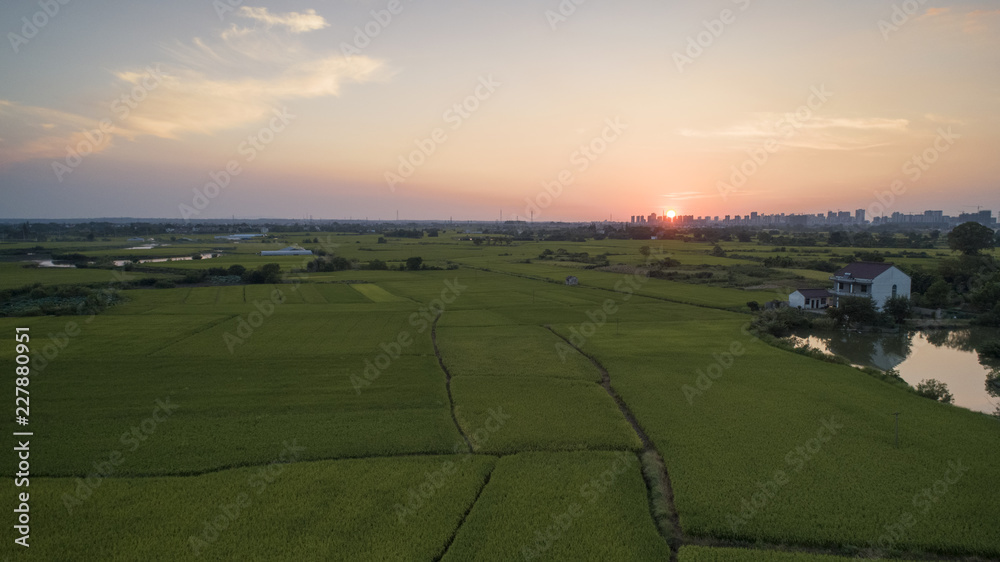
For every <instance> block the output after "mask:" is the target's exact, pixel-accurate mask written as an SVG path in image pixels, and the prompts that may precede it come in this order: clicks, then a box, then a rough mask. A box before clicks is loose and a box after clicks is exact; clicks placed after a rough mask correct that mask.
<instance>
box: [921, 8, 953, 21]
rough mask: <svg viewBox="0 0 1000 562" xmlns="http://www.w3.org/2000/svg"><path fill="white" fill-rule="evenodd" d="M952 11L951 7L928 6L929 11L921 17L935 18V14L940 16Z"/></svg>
mask: <svg viewBox="0 0 1000 562" xmlns="http://www.w3.org/2000/svg"><path fill="white" fill-rule="evenodd" d="M950 11H951V8H927V11H926V12H924V14H923V15H921V16H920V18H919V19H925V18H933V17H935V16H940V15H942V14H947V13H948V12H950Z"/></svg>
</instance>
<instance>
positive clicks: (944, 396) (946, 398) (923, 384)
mask: <svg viewBox="0 0 1000 562" xmlns="http://www.w3.org/2000/svg"><path fill="white" fill-rule="evenodd" d="M916 391H917V394H919V395H921V396H923V397H925V398H930V399H932V400H937V401H939V402H944V403H945V404H951V403H952V402H953V401H954V400H955V397H954V396H952V394H951V392H949V391H948V385H946V384H945V383H943V382H941V381H939V380H937V379H927V380H923V381H920V384H918V385H917V388H916Z"/></svg>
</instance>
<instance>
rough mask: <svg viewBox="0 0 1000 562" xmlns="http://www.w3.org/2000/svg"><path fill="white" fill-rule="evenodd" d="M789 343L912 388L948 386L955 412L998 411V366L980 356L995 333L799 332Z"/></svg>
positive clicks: (984, 330)
mask: <svg viewBox="0 0 1000 562" xmlns="http://www.w3.org/2000/svg"><path fill="white" fill-rule="evenodd" d="M790 339H792V340H793V341H795V342H796V343H798V344H803V343H807V344H809V346H811V347H814V348H817V349H820V350H823V351H825V352H827V353H833V354H835V355H840V356H841V357H844V358H846V359H847V360H849V361H850V362H851V363H852V364H854V365H859V366H865V367H876V368H879V369H882V370H889V369H896V370H897V371H899V374H900V376H902V377H903V380H905V381H906V382H907V383H908V384H910V385H912V386H916V385H917V384H918V383H920V381H922V380H925V379H931V378H934V379H938V380H939V381H941V382H943V383H945V384H947V385H948V389H949V390H950V391H951V393H952V394H953V395H954V396H955V404H956V405H958V406H963V407H965V408H969V409H972V410H979V411H981V412H987V413H993V412H994V411H995V410H996V409H997V407H998V406H1000V360H998V359H992V358H989V357H986V355H985V354H982V353H980V351H982V350H984V349H985V348H986V347H988V346H989V344H990V343H991V342H998V341H1000V330H997V329H991V328H973V329H963V330H930V331H926V332H923V331H911V332H898V333H888V334H883V333H859V332H842V331H841V332H800V333H796V335H794V336H792V337H791V338H790Z"/></svg>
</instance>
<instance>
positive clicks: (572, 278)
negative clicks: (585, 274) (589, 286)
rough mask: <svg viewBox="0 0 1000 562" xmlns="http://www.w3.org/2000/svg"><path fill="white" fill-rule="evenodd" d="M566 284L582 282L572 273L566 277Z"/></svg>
mask: <svg viewBox="0 0 1000 562" xmlns="http://www.w3.org/2000/svg"><path fill="white" fill-rule="evenodd" d="M566 284H567V285H579V284H580V280H579V279H577V278H576V275H570V276H569V277H567V278H566Z"/></svg>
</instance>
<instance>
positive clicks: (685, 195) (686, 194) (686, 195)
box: [662, 191, 711, 201]
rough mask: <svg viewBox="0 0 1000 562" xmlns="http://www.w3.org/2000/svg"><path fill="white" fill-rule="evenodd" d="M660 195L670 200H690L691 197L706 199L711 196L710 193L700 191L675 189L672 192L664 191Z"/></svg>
mask: <svg viewBox="0 0 1000 562" xmlns="http://www.w3.org/2000/svg"><path fill="white" fill-rule="evenodd" d="M662 197H665V198H667V199H670V200H671V201H690V200H692V199H706V198H708V197H711V195H708V194H705V193H702V192H700V191H675V192H673V193H664V194H663V195H662Z"/></svg>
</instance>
